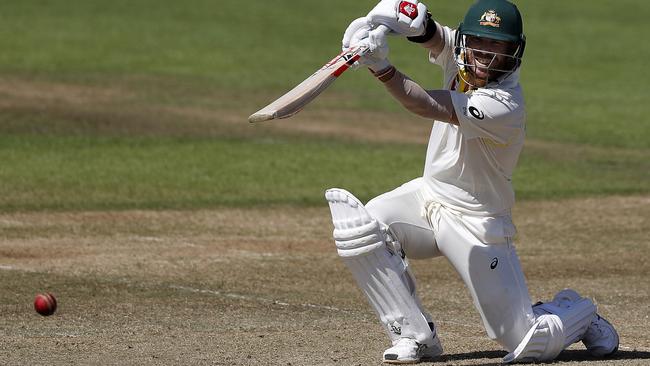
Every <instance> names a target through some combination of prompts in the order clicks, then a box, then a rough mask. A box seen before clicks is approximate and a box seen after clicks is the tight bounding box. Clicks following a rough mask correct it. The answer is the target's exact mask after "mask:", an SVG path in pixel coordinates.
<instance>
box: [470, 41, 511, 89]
mask: <svg viewBox="0 0 650 366" xmlns="http://www.w3.org/2000/svg"><path fill="white" fill-rule="evenodd" d="M466 47H467V48H468V50H467V63H468V64H469V65H470V70H469V71H470V73H471V75H472V77H473V79H474V80H473V84H475V85H476V86H479V87H482V86H485V84H487V82H488V80H494V79H496V78H498V77H499V76H501V75H502V74H503V73H504V71H503V70H510V69H512V68H513V67H514V65H513V64H512V61H513V58H512V57H510V56H508V55H512V54H514V52H515V51H516V45H515V44H514V43H511V42H506V41H498V40H495V39H490V38H484V37H475V36H467V39H466ZM499 70H500V71H499Z"/></svg>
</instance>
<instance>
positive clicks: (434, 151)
mask: <svg viewBox="0 0 650 366" xmlns="http://www.w3.org/2000/svg"><path fill="white" fill-rule="evenodd" d="M443 29H444V32H445V33H446V34H445V39H446V42H447V44H446V45H445V47H444V49H443V51H442V53H440V55H438V57H436V58H434V57H432V56H431V55H430V56H429V60H430V61H431V62H432V63H433V64H436V65H439V66H441V67H442V69H443V70H444V82H445V88H446V89H451V87H452V85H453V83H454V79H455V78H456V75H457V73H458V68H457V66H456V63H455V60H454V45H453V40H454V39H455V32H456V31H455V30H452V29H450V28H449V27H443ZM451 97H452V101H453V104H454V109H455V111H456V116H457V117H458V121H459V125H458V126H456V125H453V124H450V123H445V122H440V121H435V122H434V123H433V128H432V130H431V137H430V139H429V146H428V148H427V158H426V165H425V168H424V179H425V180H426V181H427V182H428V183H429V186H430V187H431V189H432V191H433V192H432V193H433V194H434V196H435V197H436V199H438V200H439V201H440V202H441V203H443V204H446V205H449V206H451V207H452V208H455V209H457V210H459V211H463V212H469V213H476V214H482V215H501V214H508V213H509V212H510V208H511V207H512V205H513V204H514V201H515V193H514V190H513V187H512V173H513V171H514V169H515V166H516V165H517V159H518V158H519V153H520V152H521V149H522V147H523V143H524V137H525V126H526V122H525V121H526V113H525V106H524V98H523V94H522V90H521V87H520V85H519V72H518V71H517V72H515V73H513V74H512V75H510V76H509V77H508V78H507V79H506V80H504V81H503V82H502V83H501V84H499V85H498V86H496V87H492V86H489V87H488V88H480V89H478V90H474V91H472V92H470V93H468V94H463V93H459V92H455V91H452V93H451Z"/></svg>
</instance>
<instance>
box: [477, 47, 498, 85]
mask: <svg viewBox="0 0 650 366" xmlns="http://www.w3.org/2000/svg"><path fill="white" fill-rule="evenodd" d="M485 56H486V57H477V56H475V55H474V54H473V52H472V51H470V54H469V55H468V59H469V62H468V63H469V65H470V67H469V68H468V71H469V76H470V78H471V80H470V83H471V84H472V85H475V86H476V87H479V88H482V87H484V86H486V85H487V84H488V82H490V81H493V80H496V79H498V78H499V77H500V76H501V75H503V72H500V71H495V70H490V68H498V66H499V64H501V63H502V62H499V61H500V60H499V58H498V56H496V55H485Z"/></svg>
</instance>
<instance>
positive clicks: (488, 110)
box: [451, 90, 526, 145]
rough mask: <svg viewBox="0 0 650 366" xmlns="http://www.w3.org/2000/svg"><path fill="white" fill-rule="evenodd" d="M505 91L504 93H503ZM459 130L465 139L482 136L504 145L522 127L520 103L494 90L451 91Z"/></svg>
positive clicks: (523, 114) (522, 118)
mask: <svg viewBox="0 0 650 366" xmlns="http://www.w3.org/2000/svg"><path fill="white" fill-rule="evenodd" d="M503 93H505V92H503ZM451 99H452V103H453V104H454V110H455V112H456V117H457V118H458V124H459V126H460V127H459V128H460V131H461V133H462V134H463V136H464V137H465V138H466V139H472V138H486V139H490V140H492V141H494V142H496V143H498V144H503V145H508V144H509V143H510V142H512V141H513V140H514V139H516V138H517V137H519V136H520V135H521V133H522V132H523V130H524V126H525V118H526V116H525V112H524V106H523V105H522V104H520V103H517V102H516V101H514V100H513V98H508V96H507V95H504V94H499V93H497V92H496V91H490V92H487V91H480V90H478V91H475V92H473V93H471V94H463V93H458V92H455V91H452V92H451Z"/></svg>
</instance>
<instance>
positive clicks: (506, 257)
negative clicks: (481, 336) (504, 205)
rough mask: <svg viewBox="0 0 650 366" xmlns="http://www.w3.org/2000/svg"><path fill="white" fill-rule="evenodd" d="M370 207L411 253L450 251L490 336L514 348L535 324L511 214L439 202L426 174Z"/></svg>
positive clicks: (414, 255)
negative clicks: (489, 213) (481, 211)
mask: <svg viewBox="0 0 650 366" xmlns="http://www.w3.org/2000/svg"><path fill="white" fill-rule="evenodd" d="M366 208H367V209H368V211H369V212H370V213H371V214H372V215H373V216H374V217H375V219H377V220H378V221H380V222H381V223H383V224H384V225H386V226H388V228H389V232H390V233H391V235H392V236H393V238H394V239H397V241H399V242H400V244H401V245H402V249H403V250H404V252H405V254H406V257H407V258H409V259H424V258H433V257H439V256H445V257H446V258H447V259H448V260H449V262H450V263H451V264H452V266H453V267H454V268H455V269H456V272H458V274H459V275H460V277H461V278H462V280H463V282H465V285H466V286H467V288H468V289H469V292H470V294H471V296H472V299H473V301H474V306H475V307H476V309H477V310H478V311H479V313H480V314H481V318H482V319H483V325H484V326H485V329H486V331H487V333H488V336H489V337H490V338H492V339H494V340H496V341H497V342H498V343H499V344H501V345H502V346H503V347H504V348H505V349H507V350H508V351H509V352H512V351H513V350H514V349H515V348H516V347H517V345H518V344H519V343H520V342H521V340H522V339H523V338H524V336H525V335H526V332H527V331H528V330H529V329H530V328H531V326H532V325H533V323H534V320H535V316H534V314H533V310H532V306H531V302H530V296H529V294H528V287H527V286H526V281H525V278H524V274H523V272H522V270H521V266H520V264H519V258H518V256H517V253H516V250H515V247H514V244H513V242H512V237H513V236H514V234H515V228H514V225H513V224H512V220H511V217H510V215H509V214H507V215H501V216H480V215H472V214H467V213H461V212H459V211H457V210H454V209H452V208H450V207H448V206H445V205H444V204H442V203H440V202H438V201H437V200H436V199H435V198H434V197H433V195H432V194H431V193H430V189H429V188H428V187H427V183H426V181H425V180H424V178H417V179H414V180H412V181H410V182H408V183H406V184H404V185H402V186H400V187H398V188H396V189H394V190H392V191H390V192H387V193H384V194H382V195H380V196H378V197H376V198H374V199H372V200H371V201H370V202H368V204H367V205H366Z"/></svg>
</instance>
